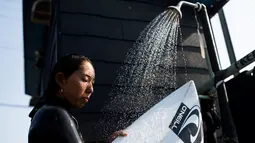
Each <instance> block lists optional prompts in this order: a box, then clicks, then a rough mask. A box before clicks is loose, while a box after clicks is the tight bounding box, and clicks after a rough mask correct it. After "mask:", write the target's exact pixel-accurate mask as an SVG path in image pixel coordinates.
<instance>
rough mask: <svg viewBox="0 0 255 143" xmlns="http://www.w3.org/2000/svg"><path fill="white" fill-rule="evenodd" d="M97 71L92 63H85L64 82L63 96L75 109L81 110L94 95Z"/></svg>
mask: <svg viewBox="0 0 255 143" xmlns="http://www.w3.org/2000/svg"><path fill="white" fill-rule="evenodd" d="M94 79H95V70H94V68H93V66H92V65H91V63H89V62H86V61H85V62H83V63H82V64H81V65H80V68H79V69H78V70H77V71H75V72H74V73H73V74H72V75H71V76H70V77H69V78H67V79H65V81H64V82H63V83H64V84H63V86H62V89H63V95H64V98H65V99H67V100H68V101H69V102H70V103H71V104H72V105H73V106H74V107H76V108H81V107H83V106H84V104H86V103H87V102H88V101H89V98H90V96H91V94H92V93H93V84H94Z"/></svg>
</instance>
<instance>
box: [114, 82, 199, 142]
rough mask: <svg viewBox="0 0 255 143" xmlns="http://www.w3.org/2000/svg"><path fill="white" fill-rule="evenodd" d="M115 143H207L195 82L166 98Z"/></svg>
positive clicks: (185, 85)
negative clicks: (205, 142) (205, 141)
mask: <svg viewBox="0 0 255 143" xmlns="http://www.w3.org/2000/svg"><path fill="white" fill-rule="evenodd" d="M124 131H126V132H127V133H128V136H126V137H118V138H116V139H115V140H114V141H113V143H203V142H204V139H203V138H204V137H203V127H202V116H201V111H200V103H199V98H198V95H197V90H196V87H195V84H194V81H192V80H191V81H189V82H187V83H186V84H184V85H183V86H182V87H180V88H179V89H177V90H176V91H174V92H172V93H171V94H170V95H168V96H167V97H165V98H164V99H163V100H161V101H160V102H159V103H157V104H156V105H155V106H153V107H152V108H151V109H149V110H148V111H147V112H146V113H144V114H143V115H142V116H141V117H140V118H138V119H137V120H136V121H135V122H133V123H132V124H131V125H130V126H129V127H128V128H126V129H125V130H124Z"/></svg>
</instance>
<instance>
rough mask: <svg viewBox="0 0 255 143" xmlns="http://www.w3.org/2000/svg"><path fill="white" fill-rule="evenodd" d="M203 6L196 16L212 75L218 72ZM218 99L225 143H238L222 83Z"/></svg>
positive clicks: (213, 44)
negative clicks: (200, 27) (201, 31)
mask: <svg viewBox="0 0 255 143" xmlns="http://www.w3.org/2000/svg"><path fill="white" fill-rule="evenodd" d="M202 6H203V10H201V11H200V12H199V13H198V14H199V17H200V19H201V23H202V27H203V31H204V36H205V40H206V45H207V50H208V54H209V58H210V61H211V66H212V70H213V72H214V73H217V72H218V71H220V68H219V62H218V60H217V59H218V58H217V56H216V52H215V47H216V44H215V41H214V38H213V33H212V28H211V23H210V20H209V17H208V14H207V9H206V6H205V5H202ZM215 76H216V78H214V79H215V82H216V83H217V82H218V81H221V80H222V77H221V76H218V75H216V74H215ZM216 88H217V93H218V99H219V106H220V113H221V121H222V132H223V136H224V139H225V142H226V143H238V140H237V134H236V128H235V125H234V123H233V119H232V115H231V112H230V109H229V105H228V100H227V95H226V89H225V84H224V82H222V83H221V84H219V85H218V86H217V87H216Z"/></svg>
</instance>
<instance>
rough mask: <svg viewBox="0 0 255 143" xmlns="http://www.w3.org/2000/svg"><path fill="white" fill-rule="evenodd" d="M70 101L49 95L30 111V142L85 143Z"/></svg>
mask: <svg viewBox="0 0 255 143" xmlns="http://www.w3.org/2000/svg"><path fill="white" fill-rule="evenodd" d="M70 108H71V105H70V103H69V102H67V101H65V100H63V99H61V98H59V97H57V96H47V97H45V98H44V99H43V100H42V101H40V102H39V103H38V104H37V105H36V106H35V107H34V109H33V110H32V111H31V112H30V114H29V117H31V126H30V129H29V135H28V142H29V143H84V140H83V138H82V135H81V133H80V132H79V127H78V122H77V121H76V119H75V118H74V117H73V116H72V115H71V114H70V112H69V111H70Z"/></svg>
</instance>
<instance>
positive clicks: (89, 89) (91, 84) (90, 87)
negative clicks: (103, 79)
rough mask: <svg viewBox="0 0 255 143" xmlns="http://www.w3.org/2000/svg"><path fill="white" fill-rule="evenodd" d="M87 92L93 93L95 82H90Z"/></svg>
mask: <svg viewBox="0 0 255 143" xmlns="http://www.w3.org/2000/svg"><path fill="white" fill-rule="evenodd" d="M86 91H87V93H93V91H94V88H93V83H90V84H89V85H88V86H87V90H86Z"/></svg>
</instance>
